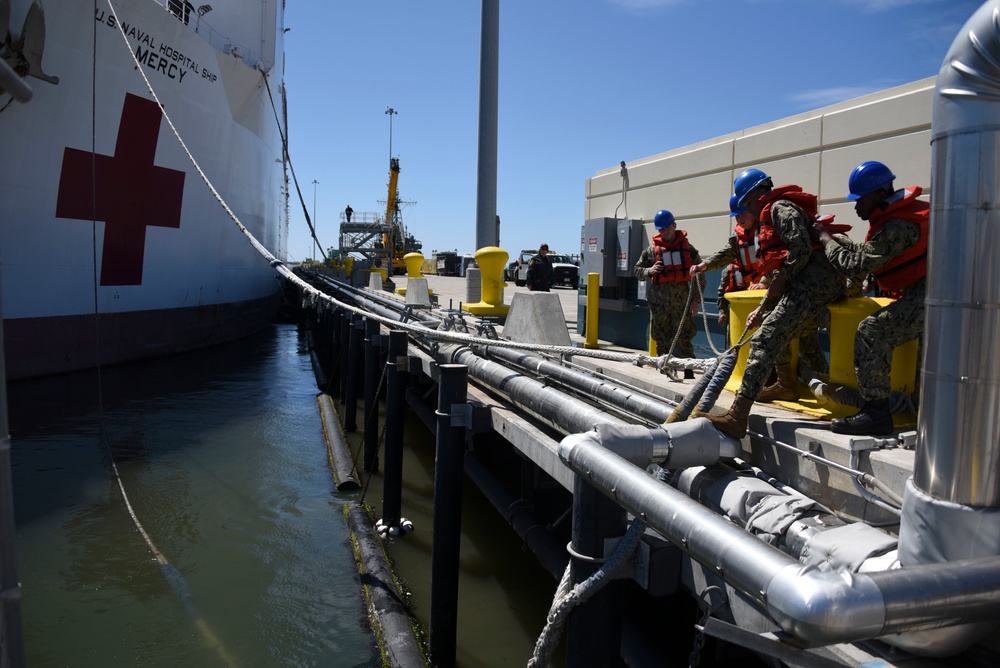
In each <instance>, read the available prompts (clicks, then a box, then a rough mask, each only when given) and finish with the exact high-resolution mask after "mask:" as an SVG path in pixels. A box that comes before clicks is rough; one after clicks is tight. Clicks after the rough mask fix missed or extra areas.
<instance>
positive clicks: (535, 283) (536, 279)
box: [527, 244, 552, 292]
mask: <svg viewBox="0 0 1000 668" xmlns="http://www.w3.org/2000/svg"><path fill="white" fill-rule="evenodd" d="M548 254H549V245H548V244H542V245H541V246H539V247H538V255H535V256H534V257H533V258H531V259H530V260H528V278H527V282H528V289H529V290H542V291H544V292H548V291H549V289H550V288H551V287H552V260H550V259H549V258H548V257H546V256H547V255H548Z"/></svg>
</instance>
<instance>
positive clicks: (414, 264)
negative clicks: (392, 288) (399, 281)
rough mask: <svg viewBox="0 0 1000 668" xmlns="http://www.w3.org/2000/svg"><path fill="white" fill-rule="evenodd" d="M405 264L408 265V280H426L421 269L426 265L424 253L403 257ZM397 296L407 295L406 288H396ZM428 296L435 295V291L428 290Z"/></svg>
mask: <svg viewBox="0 0 1000 668" xmlns="http://www.w3.org/2000/svg"><path fill="white" fill-rule="evenodd" d="M403 263H404V264H405V265H406V278H407V280H409V279H411V278H424V275H423V273H422V272H421V271H420V268H421V267H422V266H423V264H424V256H423V254H422V253H417V252H413V253H407V254H406V255H404V256H403ZM396 294H397V295H405V294H406V288H396ZM427 294H429V295H432V294H434V291H433V290H428V291H427Z"/></svg>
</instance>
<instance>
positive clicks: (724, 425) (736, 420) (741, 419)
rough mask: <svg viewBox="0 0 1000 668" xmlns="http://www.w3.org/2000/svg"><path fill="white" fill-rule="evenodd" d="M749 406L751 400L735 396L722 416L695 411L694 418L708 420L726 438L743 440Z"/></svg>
mask: <svg viewBox="0 0 1000 668" xmlns="http://www.w3.org/2000/svg"><path fill="white" fill-rule="evenodd" d="M751 406H753V399H749V398H747V397H744V396H743V395H742V394H737V395H736V401H734V402H733V405H732V406H731V407H730V408H729V410H728V411H726V413H724V414H723V415H711V414H709V413H704V412H702V411H696V412H695V417H703V418H708V420H709V421H711V423H712V424H713V425H715V428H716V429H718V430H719V431H721V432H722V433H723V434H725V435H726V436H732V437H733V438H743V437H744V436H746V435H747V418H748V417H750V407H751Z"/></svg>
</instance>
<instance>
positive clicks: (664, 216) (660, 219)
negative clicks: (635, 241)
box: [653, 209, 674, 230]
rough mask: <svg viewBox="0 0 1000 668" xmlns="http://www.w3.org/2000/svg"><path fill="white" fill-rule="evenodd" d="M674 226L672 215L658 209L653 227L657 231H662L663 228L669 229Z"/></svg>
mask: <svg viewBox="0 0 1000 668" xmlns="http://www.w3.org/2000/svg"><path fill="white" fill-rule="evenodd" d="M673 224H674V214H672V213H670V212H669V211H667V210H666V209H660V210H659V211H657V212H656V217H655V218H653V227H655V228H656V229H658V230H662V229H663V228H664V227H670V226H671V225H673Z"/></svg>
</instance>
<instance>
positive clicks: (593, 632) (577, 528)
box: [566, 476, 626, 668]
mask: <svg viewBox="0 0 1000 668" xmlns="http://www.w3.org/2000/svg"><path fill="white" fill-rule="evenodd" d="M625 519H626V518H625V511H624V510H623V509H622V508H621V506H619V505H618V504H617V503H615V502H614V501H612V500H611V499H609V498H608V497H606V496H605V495H604V494H602V493H601V492H599V491H597V489H596V488H595V487H593V486H592V485H591V484H590V483H588V482H587V481H586V480H584V479H583V478H582V477H580V476H576V477H575V478H574V481H573V542H572V547H573V552H575V554H574V555H573V556H572V557H571V559H570V561H571V563H572V571H571V574H572V583H573V585H574V586H575V585H578V584H579V583H581V582H583V581H584V580H586V579H587V578H589V577H590V576H591V575H593V574H594V573H595V572H596V571H597V569H598V568H600V566H601V563H603V560H604V539H605V538H616V537H621V536H623V535H624V534H625ZM624 601H625V590H624V588H623V584H622V581H613V582H609V583H608V584H607V585H605V586H604V587H603V588H602V589H601V590H600V591H598V592H597V593H595V594H594V595H593V596H592V597H591V598H590V599H589V600H588V601H587V602H586V603H584V604H583V605H581V606H579V607H577V608H574V609H573V611H572V612H571V613H570V614H569V617H568V618H567V620H566V668H586V667H587V666H615V665H618V661H619V660H620V659H619V657H620V656H621V638H622V625H621V620H622V616H623V614H624Z"/></svg>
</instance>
